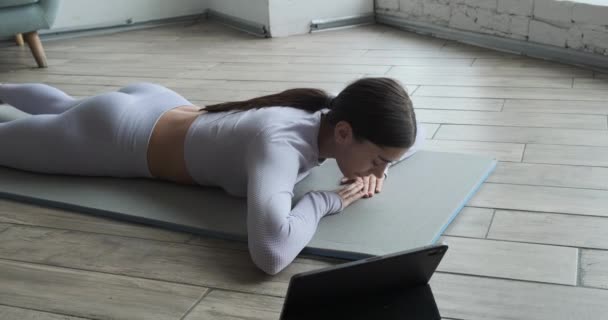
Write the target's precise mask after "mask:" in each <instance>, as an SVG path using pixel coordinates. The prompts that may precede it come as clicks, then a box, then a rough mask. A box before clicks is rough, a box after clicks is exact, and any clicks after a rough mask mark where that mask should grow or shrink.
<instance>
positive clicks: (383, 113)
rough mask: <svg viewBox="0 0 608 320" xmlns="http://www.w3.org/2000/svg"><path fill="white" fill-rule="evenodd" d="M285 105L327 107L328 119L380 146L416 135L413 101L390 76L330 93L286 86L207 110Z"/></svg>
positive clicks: (407, 143)
mask: <svg viewBox="0 0 608 320" xmlns="http://www.w3.org/2000/svg"><path fill="white" fill-rule="evenodd" d="M272 106H287V107H292V108H298V109H302V110H306V111H310V112H315V111H319V110H322V109H330V111H329V112H328V113H327V120H328V121H329V123H331V124H333V125H335V124H337V123H338V122H340V121H346V122H348V123H349V124H350V125H351V127H352V128H353V134H354V136H355V138H356V139H358V140H360V141H362V140H368V141H370V142H372V143H374V144H376V145H378V146H382V147H397V148H409V147H411V146H412V145H413V144H414V141H415V139H416V131H417V128H416V115H415V113H414V108H413V105H412V101H411V100H410V98H409V96H408V94H407V92H406V91H405V89H404V88H403V86H401V84H399V82H397V81H395V80H393V79H390V78H362V79H359V80H356V81H355V82H353V83H351V84H350V85H348V86H347V87H346V88H344V90H342V91H341V92H340V93H339V94H338V95H337V96H335V97H332V96H331V95H329V94H328V93H327V92H325V91H323V90H320V89H308V88H299V89H289V90H285V91H283V92H281V93H277V94H271V95H267V96H262V97H258V98H253V99H250V100H246V101H234V102H225V103H220V104H214V105H209V106H206V107H205V108H204V110H206V111H207V112H223V111H231V110H249V109H258V108H263V107H272Z"/></svg>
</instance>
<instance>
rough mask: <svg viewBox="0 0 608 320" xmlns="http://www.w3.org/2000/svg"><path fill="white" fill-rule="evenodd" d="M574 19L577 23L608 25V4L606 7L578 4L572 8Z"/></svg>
mask: <svg viewBox="0 0 608 320" xmlns="http://www.w3.org/2000/svg"><path fill="white" fill-rule="evenodd" d="M572 19H573V20H574V21H575V22H577V23H583V24H591V25H608V3H606V4H605V6H594V5H590V4H585V3H576V4H574V8H572Z"/></svg>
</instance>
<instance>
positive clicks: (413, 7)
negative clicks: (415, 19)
mask: <svg viewBox="0 0 608 320" xmlns="http://www.w3.org/2000/svg"><path fill="white" fill-rule="evenodd" d="M423 2H424V0H399V11H401V12H403V13H405V14H407V15H413V16H423V15H424V8H423Z"/></svg>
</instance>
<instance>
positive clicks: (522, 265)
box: [0, 22, 608, 320]
mask: <svg viewBox="0 0 608 320" xmlns="http://www.w3.org/2000/svg"><path fill="white" fill-rule="evenodd" d="M44 45H45V48H46V53H47V56H48V58H49V68H48V69H36V68H33V67H32V66H33V65H34V61H33V59H32V57H31V55H30V53H29V51H28V50H27V48H18V47H7V48H2V50H1V51H0V82H43V83H47V84H51V85H54V86H57V87H59V88H61V89H63V90H65V91H67V92H68V93H70V94H72V95H74V96H78V97H84V96H87V95H92V94H96V93H101V92H106V91H111V90H115V89H117V88H119V87H121V86H124V85H126V84H128V83H132V82H138V81H149V82H156V83H160V84H163V85H165V86H167V87H170V88H172V89H174V90H176V91H178V92H180V93H182V94H183V95H184V96H186V97H187V98H188V99H190V100H191V101H193V102H195V103H200V104H204V103H213V102H219V101H227V100H230V99H245V98H249V97H254V96H256V95H261V94H266V93H269V92H276V91H278V90H284V89H287V88H293V87H302V86H307V87H320V88H324V89H326V90H329V91H331V92H334V93H337V92H338V91H339V90H340V89H341V88H343V87H344V86H345V85H346V84H347V83H348V82H350V81H352V80H354V79H357V78H359V77H362V76H378V75H387V76H391V77H395V78H397V79H399V80H400V81H402V82H403V83H404V84H405V85H406V87H407V89H408V90H409V92H410V94H411V95H412V98H413V100H414V105H415V107H416V108H417V110H418V114H419V118H420V119H421V120H422V121H423V122H424V128H425V130H427V131H428V138H429V141H428V143H427V144H426V147H425V148H427V149H429V150H447V151H457V152H463V153H474V154H486V155H492V156H495V157H496V158H497V159H499V160H500V163H499V165H498V168H497V170H496V171H495V172H494V174H493V175H492V176H491V177H490V178H489V179H488V181H487V182H486V183H485V184H484V185H483V186H482V188H481V189H480V191H479V193H478V194H477V195H476V196H475V197H474V198H472V199H471V201H470V202H469V203H468V206H467V207H466V208H465V209H464V210H463V211H462V213H461V214H460V215H459V216H458V218H457V219H456V220H455V222H454V223H453V224H452V225H451V226H450V228H449V229H448V230H446V232H445V234H444V237H443V241H445V242H447V243H448V244H449V245H450V246H451V249H450V251H449V252H448V255H447V256H446V257H445V259H444V261H443V262H442V264H441V267H440V270H439V272H438V273H437V274H436V275H435V276H434V278H433V279H432V283H431V284H432V286H433V290H434V292H435V295H436V298H437V302H438V304H439V307H440V309H441V313H442V315H443V316H444V317H445V318H446V319H463V320H474V319H552V320H562V319H577V320H580V319H600V318H603V317H606V314H608V303H606V302H608V200H606V199H608V182H607V181H608V180H607V179H608V168H606V167H608V76H607V75H603V74H599V73H595V72H592V71H589V70H584V69H580V68H576V67H572V66H567V65H560V64H557V63H552V62H546V61H541V60H535V59H531V58H526V57H519V56H513V55H509V54H505V53H500V52H493V51H490V50H486V49H481V48H476V47H471V46H467V45H463V44H458V43H453V42H449V41H444V40H440V39H434V38H427V37H422V36H418V35H415V34H411V33H407V32H403V31H400V30H396V29H392V28H389V27H385V26H380V25H373V26H365V27H359V28H353V29H344V30H337V31H329V32H322V33H316V34H312V35H302V36H293V37H289V38H277V39H258V38H254V37H251V36H249V35H247V34H244V33H241V32H238V31H234V30H231V29H228V28H226V27H224V26H221V25H217V24H214V23H209V22H204V23H200V24H192V25H172V26H164V27H159V28H153V29H145V30H138V31H130V32H123V33H116V34H111V35H101V36H91V37H86V38H77V39H67V40H57V41H50V42H46V43H45V44H44ZM362 201H365V200H362ZM335 263H339V261H336V260H318V259H312V258H310V257H300V258H298V259H297V260H296V261H295V262H294V263H293V264H292V265H290V266H289V267H288V268H287V269H286V270H285V271H283V272H282V273H280V274H279V275H277V276H274V277H271V276H267V275H264V274H262V273H261V272H260V271H258V270H257V269H256V268H255V267H254V265H253V264H252V263H251V261H250V259H249V255H248V252H247V248H246V246H245V245H243V244H240V243H232V242H226V241H221V240H215V239H208V238H203V237H199V236H193V235H190V234H186V233H178V232H172V231H167V230H162V229H157V228H151V227H147V226H142V225H134V224H128V223H123V222H117V221H112V220H107V219H102V218H96V217H91V216H88V215H83V214H79V213H75V212H68V211H62V210H55V209H48V208H41V207H36V206H32V205H26V204H21V203H17V202H12V201H6V200H1V201H0V318H2V319H42V318H44V319H188V320H193V319H237V318H238V319H277V318H278V315H279V312H280V309H281V306H282V304H283V297H284V295H285V292H286V289H287V283H288V281H289V278H290V276H291V275H293V274H295V273H299V272H303V271H308V270H313V269H317V268H320V267H324V266H328V265H332V264H335Z"/></svg>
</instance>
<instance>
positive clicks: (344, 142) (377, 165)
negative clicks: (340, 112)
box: [334, 121, 407, 179]
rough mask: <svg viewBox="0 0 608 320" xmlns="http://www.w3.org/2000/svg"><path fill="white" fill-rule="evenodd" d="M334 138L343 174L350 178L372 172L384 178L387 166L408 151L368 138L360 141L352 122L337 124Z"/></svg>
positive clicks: (337, 158) (339, 165)
mask: <svg viewBox="0 0 608 320" xmlns="http://www.w3.org/2000/svg"><path fill="white" fill-rule="evenodd" d="M334 139H335V142H336V150H335V156H336V162H337V163H338V167H339V168H340V171H342V174H344V176H345V177H347V178H350V179H354V178H356V177H364V176H368V175H371V174H373V175H375V176H376V177H378V178H382V177H384V171H385V170H386V168H387V166H388V165H389V164H390V163H391V162H395V161H397V160H399V159H400V158H401V157H402V156H403V155H404V154H405V152H406V151H407V149H406V148H393V147H380V146H378V145H375V144H373V143H371V142H369V141H367V140H364V141H358V140H356V139H355V138H354V136H353V132H352V128H351V126H350V124H348V123H347V122H344V121H341V122H339V123H338V124H337V125H336V127H335V130H334Z"/></svg>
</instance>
